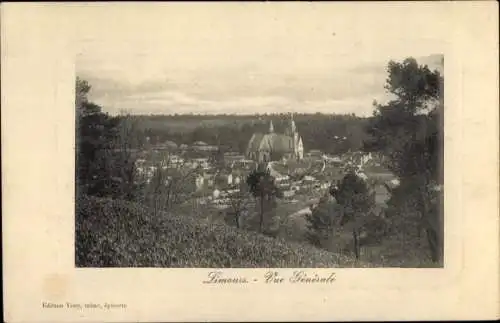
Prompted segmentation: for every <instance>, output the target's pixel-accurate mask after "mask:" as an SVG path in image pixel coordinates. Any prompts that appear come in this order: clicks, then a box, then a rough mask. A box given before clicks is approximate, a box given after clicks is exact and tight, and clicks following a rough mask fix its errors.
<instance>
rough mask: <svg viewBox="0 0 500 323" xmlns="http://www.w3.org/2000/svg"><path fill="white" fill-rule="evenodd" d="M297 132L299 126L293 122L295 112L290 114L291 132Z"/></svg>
mask: <svg viewBox="0 0 500 323" xmlns="http://www.w3.org/2000/svg"><path fill="white" fill-rule="evenodd" d="M296 131H297V126H296V125H295V121H294V120H293V112H292V113H290V132H291V133H292V134H294V133H295V132H296Z"/></svg>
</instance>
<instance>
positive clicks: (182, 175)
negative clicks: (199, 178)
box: [139, 157, 198, 214]
mask: <svg viewBox="0 0 500 323" xmlns="http://www.w3.org/2000/svg"><path fill="white" fill-rule="evenodd" d="M151 167H152V169H153V174H152V176H151V177H150V178H149V180H148V178H147V176H146V178H144V179H145V180H146V181H147V182H146V184H145V185H144V188H143V191H142V195H141V196H140V197H139V201H140V202H141V203H142V204H144V205H147V206H149V207H150V208H151V209H152V210H153V212H155V214H156V213H158V212H164V211H171V210H172V209H173V208H175V207H177V206H178V205H180V204H181V203H183V202H185V201H187V200H189V199H190V198H191V197H193V196H194V193H195V190H196V189H195V176H196V173H197V171H198V169H197V168H188V167H185V165H183V164H175V165H174V164H173V163H172V160H171V159H170V158H169V157H167V158H166V159H164V160H161V161H158V162H156V163H155V164H154V165H153V166H151Z"/></svg>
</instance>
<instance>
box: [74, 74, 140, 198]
mask: <svg viewBox="0 0 500 323" xmlns="http://www.w3.org/2000/svg"><path fill="white" fill-rule="evenodd" d="M75 90H76V91H75V108H76V113H75V114H76V143H75V144H76V147H75V148H76V149H75V150H76V167H75V171H76V174H75V175H76V176H75V177H76V189H77V195H79V194H88V195H96V196H109V197H114V198H125V199H130V198H131V195H132V193H133V185H134V179H133V172H134V169H135V165H134V162H133V158H132V156H131V155H130V149H126V148H127V147H128V145H129V144H130V143H131V142H132V138H133V135H132V132H131V127H130V124H129V123H127V121H128V119H126V118H118V117H112V116H110V115H108V114H107V113H103V112H102V109H101V107H100V106H98V105H97V104H95V103H92V102H91V101H90V100H89V99H88V95H89V92H90V90H91V86H90V85H89V83H88V82H87V81H85V80H82V79H80V78H79V77H77V78H76V82H75Z"/></svg>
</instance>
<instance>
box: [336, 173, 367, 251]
mask: <svg viewBox="0 0 500 323" xmlns="http://www.w3.org/2000/svg"><path fill="white" fill-rule="evenodd" d="M331 194H332V195H333V197H335V199H336V200H337V202H338V204H339V205H341V206H342V212H341V216H340V217H339V223H338V225H339V226H341V227H344V228H348V229H350V230H351V231H352V237H353V249H354V254H355V256H356V259H359V256H360V231H361V228H362V227H363V226H364V225H365V222H366V219H368V217H369V213H370V211H371V210H372V208H373V206H374V205H375V196H374V195H373V194H372V192H371V191H370V189H369V188H368V185H367V183H366V182H365V181H364V180H363V179H362V178H360V177H359V176H357V175H356V174H355V173H354V172H349V173H347V174H346V175H345V176H344V178H343V179H342V181H341V182H340V184H339V186H338V188H336V189H333V190H331Z"/></svg>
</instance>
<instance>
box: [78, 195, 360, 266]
mask: <svg viewBox="0 0 500 323" xmlns="http://www.w3.org/2000/svg"><path fill="white" fill-rule="evenodd" d="M152 214H153V213H152V212H148V210H147V209H146V208H145V207H143V206H141V205H138V204H134V203H130V202H125V201H118V200H110V199H98V198H89V197H83V198H81V199H80V200H79V201H78V203H77V210H76V255H75V257H76V266H77V267H202V268H227V267H233V268H234V267H236V268H238V267H239V268H245V267H247V268H248V267H250V268H252V267H290V268H294V267H295V268H307V267H367V266H366V265H365V264H363V263H360V262H356V261H355V260H354V259H353V258H351V257H348V256H344V255H337V254H334V253H330V252H326V251H322V250H319V249H316V248H314V247H312V246H308V245H305V244H300V243H293V242H286V241H284V240H281V239H275V238H269V237H265V236H263V235H260V234H257V233H252V232H247V231H240V230H237V229H234V228H231V227H229V226H225V225H222V224H220V225H216V224H207V223H203V222H201V221H199V220H198V219H195V218H193V217H191V216H189V215H187V216H180V215H171V214H166V213H161V214H157V216H153V215H152Z"/></svg>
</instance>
